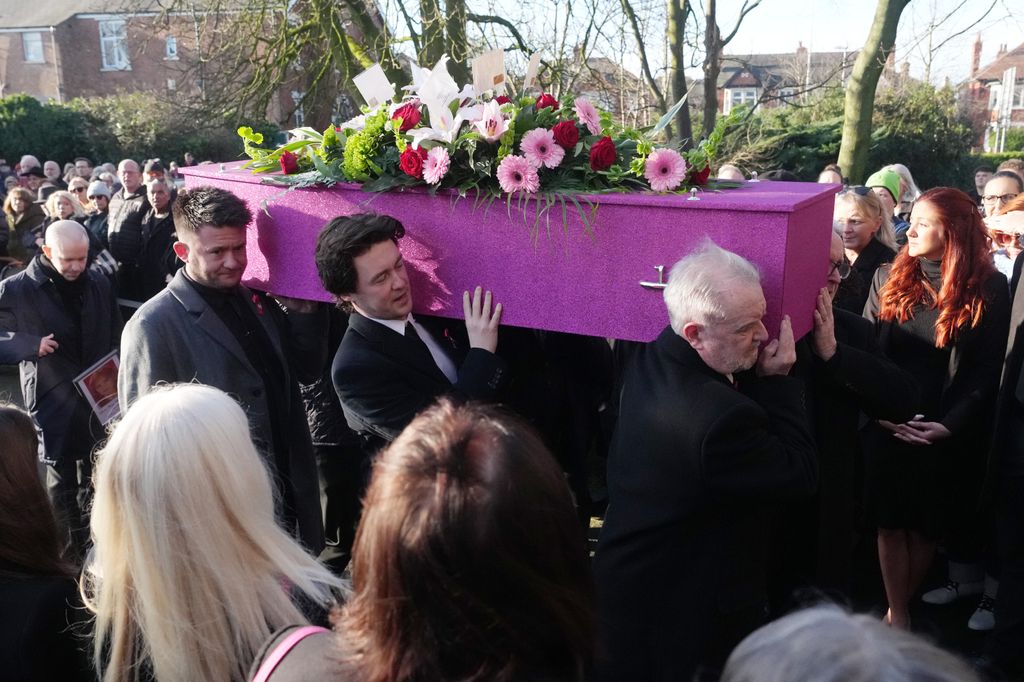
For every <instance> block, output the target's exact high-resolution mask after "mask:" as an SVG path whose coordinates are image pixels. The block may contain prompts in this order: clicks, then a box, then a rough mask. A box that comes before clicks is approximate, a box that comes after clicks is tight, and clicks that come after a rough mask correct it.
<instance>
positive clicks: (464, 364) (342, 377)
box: [331, 313, 505, 443]
mask: <svg viewBox="0 0 1024 682" xmlns="http://www.w3.org/2000/svg"><path fill="white" fill-rule="evenodd" d="M416 321H417V322H418V323H420V324H422V325H423V326H424V327H426V328H427V329H428V330H429V331H430V333H431V335H432V336H433V338H434V340H435V341H437V342H438V343H439V344H441V346H442V347H443V348H445V351H446V352H448V353H449V354H450V355H451V356H452V359H453V360H454V361H455V365H456V366H457V367H458V368H459V376H458V381H456V382H455V383H454V384H452V383H451V382H450V381H448V378H447V377H446V376H445V375H444V373H442V372H441V370H440V369H438V367H437V365H436V364H435V363H434V362H433V361H432V359H431V358H425V357H424V354H423V353H422V351H421V350H418V349H417V348H416V347H415V346H414V345H413V344H412V343H411V342H410V341H409V340H408V339H406V338H405V337H404V336H403V335H401V334H399V333H397V332H395V331H393V330H391V329H388V328H387V327H385V326H384V325H382V324H380V323H378V322H374V321H373V320H370V319H367V318H366V317H364V316H362V315H360V314H359V313H352V315H351V316H349V319H348V330H347V331H346V332H345V338H343V339H342V341H341V346H340V347H339V348H338V353H337V354H336V355H335V357H334V366H333V367H332V369H331V375H332V378H333V380H334V388H335V390H336V391H337V392H338V397H339V398H340V399H341V406H342V409H344V411H345V419H346V421H348V424H349V426H350V427H351V428H352V430H353V431H355V432H356V433H359V434H361V435H363V436H364V437H370V438H371V439H373V440H376V441H377V443H381V442H390V441H392V440H394V439H395V437H396V436H397V435H398V434H399V433H401V431H402V429H404V428H405V427H406V425H407V424H408V423H409V422H410V421H412V419H413V417H415V416H416V414H417V413H419V412H420V411H422V410H423V409H424V408H426V407H427V406H429V405H430V404H431V403H433V402H434V401H435V400H437V398H439V397H440V396H442V395H450V396H452V397H454V398H456V399H461V400H491V399H493V398H494V397H495V396H496V395H497V392H498V390H499V389H500V388H501V386H502V384H503V383H504V379H505V363H504V361H503V360H502V359H501V358H499V357H498V356H497V355H495V354H494V353H490V352H488V351H486V350H482V349H479V348H469V349H468V350H467V349H466V348H465V344H461V343H459V340H460V339H459V337H460V335H461V334H460V333H459V332H460V330H459V329H457V328H456V327H457V325H454V324H452V322H453V321H451V320H441V319H439V318H430V317H427V316H424V315H417V316H416Z"/></svg>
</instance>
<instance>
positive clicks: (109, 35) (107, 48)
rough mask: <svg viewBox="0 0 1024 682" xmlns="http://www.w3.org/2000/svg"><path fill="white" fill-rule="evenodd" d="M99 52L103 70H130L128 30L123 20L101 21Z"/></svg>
mask: <svg viewBox="0 0 1024 682" xmlns="http://www.w3.org/2000/svg"><path fill="white" fill-rule="evenodd" d="M99 23H100V54H101V56H102V60H103V70H104V71H130V70H131V68H132V64H131V61H129V59H128V30H127V27H126V26H125V23H124V21H101V22H99Z"/></svg>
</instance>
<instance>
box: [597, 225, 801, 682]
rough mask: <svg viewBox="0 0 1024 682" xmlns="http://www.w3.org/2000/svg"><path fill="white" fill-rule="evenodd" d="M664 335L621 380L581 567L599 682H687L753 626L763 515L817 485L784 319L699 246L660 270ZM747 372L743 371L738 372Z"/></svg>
mask: <svg viewBox="0 0 1024 682" xmlns="http://www.w3.org/2000/svg"><path fill="white" fill-rule="evenodd" d="M664 294H665V303H666V306H667V307H668V312H669V320H670V322H671V324H670V326H669V327H667V328H666V329H665V330H664V331H663V332H662V333H661V334H660V335H659V336H658V338H657V339H656V340H655V341H653V342H652V343H650V344H649V345H647V346H646V347H644V348H642V349H640V350H639V351H638V353H637V354H636V356H635V357H634V359H633V362H632V364H631V365H630V367H629V368H628V369H627V371H626V376H625V378H624V382H623V390H622V402H621V407H620V416H619V422H618V426H617V430H616V433H615V436H614V440H613V443H612V447H611V452H610V455H609V460H608V489H609V506H608V511H607V514H606V516H605V522H604V528H603V529H602V531H601V539H600V542H599V544H598V549H597V555H596V557H595V559H594V571H595V577H596V580H597V587H598V596H599V604H600V611H601V614H600V615H601V626H602V630H603V632H602V645H603V649H604V651H603V652H602V653H603V655H602V657H601V661H602V662H601V663H599V673H600V675H599V677H600V679H605V680H626V679H628V680H688V679H692V677H693V674H694V672H695V670H697V669H698V668H699V667H701V666H718V665H720V664H721V663H722V662H723V661H724V660H725V657H726V655H728V653H729V651H730V650H731V649H732V647H733V646H734V645H735V644H736V643H737V642H739V641H740V639H742V638H743V637H744V636H745V635H746V634H748V633H749V632H750V631H752V630H753V629H754V628H756V627H758V626H759V625H761V624H762V622H763V621H764V619H765V618H766V615H767V613H766V600H767V596H766V588H765V581H766V563H767V550H768V547H767V544H768V543H767V539H768V520H769V511H770V509H769V507H768V504H769V503H770V502H771V501H772V500H778V499H785V498H792V497H795V496H803V495H810V494H812V493H813V492H814V490H815V485H816V482H817V462H816V454H815V447H814V441H813V438H812V436H811V431H810V427H809V424H808V418H807V414H806V411H805V407H804V386H803V383H802V382H801V381H799V380H797V379H793V378H790V377H788V376H787V374H788V373H789V370H790V368H791V367H792V366H793V363H794V362H795V360H796V352H795V348H794V342H793V331H792V327H791V325H790V322H789V319H788V318H785V319H784V320H783V321H782V324H781V328H780V330H779V338H778V339H776V340H773V341H770V342H768V343H767V344H765V345H764V346H763V347H762V344H764V342H765V341H768V331H767V330H766V329H765V326H764V324H763V323H762V321H761V320H762V318H763V316H764V314H765V299H764V294H763V293H762V291H761V285H760V277H759V275H758V272H757V269H756V268H755V267H754V266H753V265H752V264H751V263H749V262H748V261H746V260H744V259H743V258H741V257H740V256H737V255H736V254H733V253H730V252H728V251H725V250H723V249H721V248H719V247H717V246H715V245H714V244H712V243H710V242H707V243H705V244H704V245H703V246H702V247H701V248H700V249H698V250H697V251H696V252H695V253H692V254H690V255H688V256H686V257H685V258H683V259H682V260H680V261H679V262H678V263H676V264H675V266H674V267H673V268H672V271H671V274H670V276H669V283H668V286H667V287H666V288H665V292H664ZM752 368H756V373H751V374H749V375H747V374H744V375H743V376H742V378H740V379H739V380H738V381H737V377H738V375H739V374H740V373H742V372H744V371H745V370H749V369H752Z"/></svg>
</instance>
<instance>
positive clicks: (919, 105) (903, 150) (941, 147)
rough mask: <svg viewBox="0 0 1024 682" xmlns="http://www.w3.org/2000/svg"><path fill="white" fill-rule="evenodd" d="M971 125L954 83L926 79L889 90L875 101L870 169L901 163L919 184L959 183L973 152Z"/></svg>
mask: <svg viewBox="0 0 1024 682" xmlns="http://www.w3.org/2000/svg"><path fill="white" fill-rule="evenodd" d="M973 137H974V135H973V132H972V131H971V124H970V122H969V121H968V120H966V119H965V118H963V117H961V115H960V114H959V113H958V110H957V105H956V96H955V93H954V92H953V89H952V88H949V87H943V88H934V87H932V86H930V85H927V84H924V83H918V84H914V85H912V86H910V87H908V88H906V89H905V90H902V91H900V90H887V91H885V92H883V93H881V94H880V96H879V98H878V101H877V102H876V104H875V120H874V132H873V133H872V135H871V138H872V139H871V141H872V146H871V151H870V152H869V154H868V166H867V167H868V169H869V170H871V171H873V170H877V169H878V168H881V167H882V166H884V165H886V164H890V163H902V164H904V165H905V166H907V167H908V168H910V170H911V172H912V173H913V174H914V180H915V181H916V182H917V184H918V186H920V187H939V186H946V185H949V186H954V187H955V186H956V185H957V184H958V183H959V181H960V177H959V175H960V174H959V171H958V168H959V163H960V159H961V158H962V157H964V156H965V155H966V154H968V153H969V152H970V149H971V142H972V140H973Z"/></svg>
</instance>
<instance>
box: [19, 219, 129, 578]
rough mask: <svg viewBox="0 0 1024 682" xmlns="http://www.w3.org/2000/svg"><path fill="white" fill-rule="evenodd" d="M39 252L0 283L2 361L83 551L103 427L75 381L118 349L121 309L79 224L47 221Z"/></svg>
mask: <svg viewBox="0 0 1024 682" xmlns="http://www.w3.org/2000/svg"><path fill="white" fill-rule="evenodd" d="M42 251H43V252H42V253H41V254H40V255H37V256H36V257H35V258H33V259H32V261H31V262H30V263H29V264H28V268H27V269H25V270H24V271H23V272H21V273H19V274H17V275H15V276H14V277H11V278H10V279H7V280H5V281H4V282H3V283H2V284H0V362H3V363H9V364H13V363H16V362H17V363H21V390H22V394H23V396H24V399H25V405H26V407H27V408H28V409H29V411H30V412H31V413H32V416H33V418H34V419H35V420H36V423H37V424H39V427H40V429H41V430H42V432H43V446H44V447H43V457H44V458H45V459H44V461H45V463H46V465H47V477H46V478H47V487H48V488H49V493H50V498H51V500H52V501H53V504H54V508H55V509H56V511H57V515H58V517H59V518H60V519H61V522H62V523H63V524H65V525H66V530H67V532H68V534H69V541H70V543H71V547H72V550H73V552H74V553H75V554H76V555H77V556H78V558H81V557H83V556H84V553H85V549H86V546H87V544H88V538H89V524H88V521H87V509H88V498H89V494H88V491H89V489H90V487H91V486H90V483H91V478H92V477H91V468H92V465H91V462H92V459H91V455H92V449H93V447H94V446H95V445H96V443H97V442H99V440H100V439H102V438H103V437H104V436H105V432H104V429H103V425H102V424H101V423H100V421H99V419H98V418H97V417H96V415H95V413H94V412H93V410H92V409H91V408H90V407H89V404H88V403H87V402H86V400H85V398H84V397H83V396H82V395H81V394H80V393H79V391H78V390H77V389H76V387H75V383H74V382H75V378H76V377H77V376H78V375H79V374H81V373H82V372H83V371H84V370H86V369H87V368H89V367H90V366H92V365H93V364H94V363H96V362H97V361H99V360H100V359H102V358H103V357H104V356H105V355H107V354H108V353H110V351H112V350H114V349H116V348H117V346H118V342H119V340H120V336H121V316H120V314H119V313H118V311H117V304H116V303H115V301H114V294H113V292H112V291H111V286H110V281H109V279H108V278H107V277H105V276H103V275H101V274H100V273H98V272H95V271H93V270H90V269H88V268H87V267H86V261H87V258H88V255H89V236H88V234H87V233H86V231H85V228H84V227H82V226H81V225H79V224H78V223H76V222H74V221H71V220H59V221H57V222H55V223H53V224H52V225H50V226H49V228H47V230H46V242H45V244H44V245H43V247H42Z"/></svg>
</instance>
